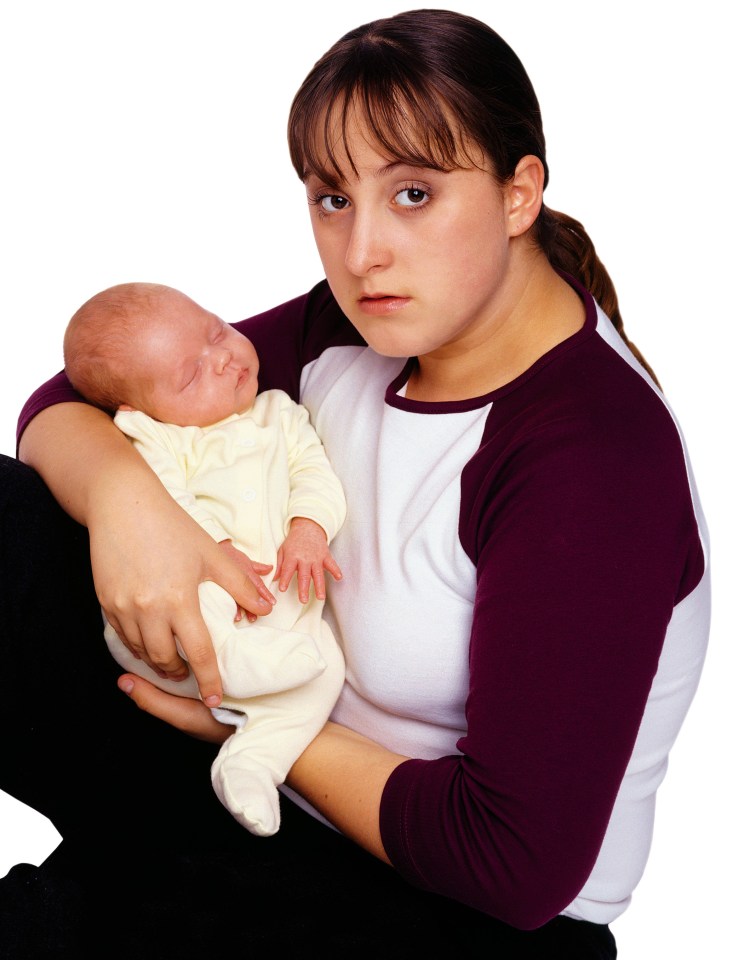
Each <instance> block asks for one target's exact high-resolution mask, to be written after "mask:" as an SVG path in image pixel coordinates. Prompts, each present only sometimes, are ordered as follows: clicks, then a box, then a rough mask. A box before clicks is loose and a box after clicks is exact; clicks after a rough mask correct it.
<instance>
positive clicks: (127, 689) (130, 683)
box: [118, 677, 134, 696]
mask: <svg viewBox="0 0 744 960" xmlns="http://www.w3.org/2000/svg"><path fill="white" fill-rule="evenodd" d="M118 686H119V689H120V690H121V691H122V693H126V695H127V696H129V695H130V693H131V692H132V690H134V680H130V679H129V677H122V678H121V680H119V681H118Z"/></svg>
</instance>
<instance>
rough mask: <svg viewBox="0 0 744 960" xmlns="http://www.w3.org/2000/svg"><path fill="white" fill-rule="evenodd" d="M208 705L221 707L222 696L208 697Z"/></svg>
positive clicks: (206, 701)
mask: <svg viewBox="0 0 744 960" xmlns="http://www.w3.org/2000/svg"><path fill="white" fill-rule="evenodd" d="M204 702H205V703H206V705H207V706H208V707H219V705H220V698H219V697H216V696H211V697H207V699H206V700H205V701H204Z"/></svg>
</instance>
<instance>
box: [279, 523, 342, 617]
mask: <svg viewBox="0 0 744 960" xmlns="http://www.w3.org/2000/svg"><path fill="white" fill-rule="evenodd" d="M324 570H327V571H328V572H329V573H330V574H331V576H332V577H333V579H334V580H340V579H341V577H342V573H341V569H340V567H339V565H338V564H337V563H336V561H335V560H334V559H333V557H332V556H331V551H330V549H329V547H328V542H327V541H326V535H325V531H324V530H323V528H322V527H321V526H319V525H318V524H317V523H316V522H315V521H314V520H308V519H307V518H306V517H295V518H294V519H293V520H292V522H291V524H290V526H289V533H288V534H287V539H286V540H285V541H284V543H283V544H282V545H281V547H279V552H278V554H277V557H276V573H275V574H274V580H278V581H279V589H280V590H281V591H282V592H284V591H285V590H286V589H287V587H288V586H289V581H290V580H291V579H292V577H293V576H294V574H295V572H296V573H297V595H298V597H299V598H300V602H301V603H307V601H308V599H309V597H310V582H311V581H312V583H313V586H314V587H315V596H316V597H317V598H318V600H325V595H326V593H325V576H324V573H323V571H324Z"/></svg>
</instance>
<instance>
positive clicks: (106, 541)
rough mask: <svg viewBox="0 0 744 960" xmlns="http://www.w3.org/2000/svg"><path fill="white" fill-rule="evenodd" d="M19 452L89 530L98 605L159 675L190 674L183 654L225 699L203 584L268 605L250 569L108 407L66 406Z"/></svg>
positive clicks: (252, 608) (258, 610)
mask: <svg viewBox="0 0 744 960" xmlns="http://www.w3.org/2000/svg"><path fill="white" fill-rule="evenodd" d="M19 453H20V456H21V459H22V460H24V461H25V462H26V463H28V464H29V466H32V467H34V469H35V470H37V472H38V473H39V474H40V475H41V476H42V478H43V479H44V481H45V483H46V484H47V486H48V487H49V489H50V490H51V492H52V494H53V495H54V497H55V498H56V499H57V501H58V502H59V503H60V505H61V506H62V507H63V509H64V510H66V511H67V512H68V513H69V514H70V515H71V516H72V517H74V518H75V519H76V520H77V521H78V522H80V523H83V524H85V525H86V526H87V527H88V529H89V533H90V547H91V562H92V566H93V577H94V580H95V584H96V590H97V593H98V597H99V600H100V601H101V606H102V607H103V609H104V612H105V613H106V616H107V618H108V620H109V622H110V623H111V624H112V626H113V627H114V629H115V630H116V632H117V633H118V634H119V636H120V637H121V639H122V641H123V642H124V643H125V645H126V646H127V647H128V648H129V650H130V651H131V652H132V653H133V654H134V655H135V656H138V657H140V658H141V659H142V660H144V662H145V663H147V664H148V665H149V666H151V667H152V668H153V669H154V670H156V672H158V673H159V674H160V675H161V676H167V677H168V678H169V679H171V680H181V679H184V678H185V677H186V676H187V674H188V667H187V665H186V663H185V662H184V660H183V659H182V657H181V656H180V655H179V652H178V649H177V647H176V641H175V637H178V640H179V642H180V644H181V647H182V649H183V650H184V651H185V653H186V656H187V659H188V661H189V665H190V668H191V670H192V671H193V673H194V676H195V677H196V680H197V683H198V685H199V690H200V692H201V694H202V696H203V697H204V699H205V701H206V702H207V703H208V705H209V706H216V705H217V704H218V703H219V701H220V699H221V696H222V683H221V680H220V676H219V671H218V668H217V660H216V657H215V654H214V649H213V647H212V641H211V638H210V636H209V633H208V631H207V628H206V625H205V624H204V621H203V619H202V616H201V612H200V608H199V598H198V592H197V590H198V585H199V583H201V582H202V581H204V580H214V581H215V582H216V583H219V584H220V585H221V586H222V587H224V588H225V589H226V590H227V591H228V593H230V594H231V596H233V597H234V598H235V600H236V602H237V604H238V605H239V606H240V607H243V608H244V609H245V610H248V611H249V612H250V613H255V614H257V615H258V614H266V613H269V612H270V610H271V605H270V604H269V603H268V602H267V601H266V600H265V599H263V598H262V597H260V596H259V595H258V591H257V590H256V587H255V586H254V585H253V583H252V582H251V580H250V579H249V577H248V576H246V574H245V572H244V571H243V570H241V569H240V567H239V566H238V565H236V564H235V562H234V561H233V560H231V559H230V558H229V557H228V556H227V554H226V553H224V552H223V551H222V550H221V549H220V548H219V547H218V545H217V544H216V543H215V542H214V540H213V539H212V538H211V537H210V536H209V535H208V534H207V533H206V532H205V531H204V530H202V529H201V527H200V526H199V525H198V524H197V523H196V522H195V521H194V520H192V518H191V517H190V516H189V515H188V514H187V513H186V511H185V510H183V509H182V508H181V507H180V506H179V504H178V503H176V501H175V500H174V499H173V498H172V497H171V496H170V494H169V493H168V491H167V490H166V489H165V487H164V486H163V484H162V483H161V482H160V479H159V478H158V477H157V476H156V475H155V473H154V472H153V471H152V470H151V469H150V467H149V466H148V464H147V463H146V462H145V460H144V459H143V458H142V457H141V456H140V455H139V453H138V452H137V451H136V450H135V449H134V447H133V446H132V445H131V444H130V442H129V440H128V439H127V437H125V436H124V434H123V433H122V432H121V431H120V430H119V429H118V427H117V426H116V425H115V424H114V423H113V421H112V420H111V419H110V418H109V417H108V416H106V414H104V413H103V412H102V411H100V410H98V409H96V408H95V407H90V406H88V405H86V404H83V403H59V404H56V405H54V406H51V407H47V408H46V409H45V410H42V411H41V412H40V413H39V414H38V415H37V416H36V417H34V419H33V420H32V421H31V422H30V423H29V425H28V426H27V428H26V430H25V432H24V434H23V437H22V438H21V443H20V446H19Z"/></svg>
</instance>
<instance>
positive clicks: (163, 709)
mask: <svg viewBox="0 0 744 960" xmlns="http://www.w3.org/2000/svg"><path fill="white" fill-rule="evenodd" d="M117 683H118V687H119V689H120V690H122V691H123V692H124V693H126V694H127V696H128V697H130V699H132V700H134V702H135V703H136V704H137V706H138V707H139V708H140V710H144V711H145V712H146V713H150V714H152V715H153V716H154V717H159V718H160V719H161V720H164V721H165V722H166V723H170V724H171V726H174V727H177V728H178V729H179V730H183V732H184V733H188V734H189V735H190V736H192V737H196V738H197V739H199V740H207V741H209V742H211V743H222V742H223V741H224V740H226V739H227V738H228V737H229V736H230V734H231V733H233V732H234V729H233V728H232V727H229V726H227V725H226V724H224V723H220V722H219V721H218V720H215V718H214V717H213V716H212V713H211V711H210V710H209V709H208V708H207V707H206V706H205V705H204V704H203V703H201V702H200V701H199V700H192V699H191V698H190V697H176V696H173V694H170V693H165V692H164V691H163V690H159V689H158V688H157V687H155V686H153V685H152V684H151V683H148V682H147V680H143V679H142V678H141V677H137V676H135V675H134V674H131V673H125V674H123V675H122V676H121V677H119V680H118V681H117Z"/></svg>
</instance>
